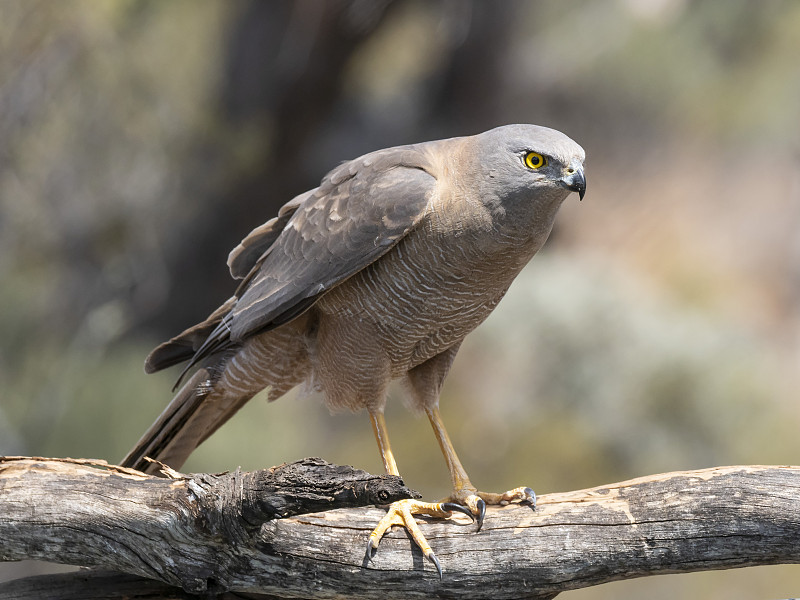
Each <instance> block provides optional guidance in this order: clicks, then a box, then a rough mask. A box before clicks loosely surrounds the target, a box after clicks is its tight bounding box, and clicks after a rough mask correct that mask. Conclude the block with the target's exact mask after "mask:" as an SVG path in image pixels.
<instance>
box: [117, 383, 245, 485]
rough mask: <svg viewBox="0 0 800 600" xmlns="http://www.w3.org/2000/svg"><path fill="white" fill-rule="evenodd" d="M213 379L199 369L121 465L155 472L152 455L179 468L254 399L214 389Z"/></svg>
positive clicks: (156, 468) (156, 466)
mask: <svg viewBox="0 0 800 600" xmlns="http://www.w3.org/2000/svg"><path fill="white" fill-rule="evenodd" d="M211 382H212V379H211V374H210V373H209V371H208V369H205V368H202V369H200V370H199V371H197V372H196V373H195V374H194V375H193V376H192V377H191V378H190V379H189V380H188V381H187V382H186V383H185V384H184V385H183V387H182V388H181V389H180V390H179V391H178V393H177V394H176V395H175V397H174V398H173V399H172V401H171V402H170V403H169V405H167V407H166V408H165V409H164V411H163V412H162V413H161V415H160V416H159V417H158V419H157V420H156V422H155V423H153V425H151V426H150V428H149V429H148V430H147V431H146V432H145V434H144V435H143V436H142V438H141V439H140V440H139V442H138V443H137V444H136V446H134V448H133V449H132V450H131V451H130V452H129V453H128V455H127V456H126V457H125V458H123V459H122V462H121V463H120V465H121V466H123V467H128V468H131V469H137V470H139V471H143V472H145V473H153V474H155V473H157V472H158V469H159V467H158V465H154V464H153V463H151V462H148V461H147V460H145V457H149V458H152V459H154V460H157V461H159V462H162V463H165V464H167V465H169V466H170V467H172V468H173V469H176V470H177V469H180V468H181V467H182V466H183V463H185V462H186V459H188V458H189V455H190V454H191V453H192V452H193V451H194V450H195V448H197V446H199V445H200V443H201V442H203V441H204V440H205V439H206V438H207V437H208V436H209V435H211V433H213V432H214V431H216V429H217V428H218V427H219V426H220V425H222V424H223V423H224V422H225V421H227V420H228V419H229V418H230V417H231V416H233V414H234V413H235V412H236V411H237V410H238V409H239V408H241V407H242V406H243V405H244V404H245V403H246V402H247V401H248V400H249V399H250V398H251V396H235V395H230V394H224V393H219V392H215V391H214V389H213V384H212V383H211Z"/></svg>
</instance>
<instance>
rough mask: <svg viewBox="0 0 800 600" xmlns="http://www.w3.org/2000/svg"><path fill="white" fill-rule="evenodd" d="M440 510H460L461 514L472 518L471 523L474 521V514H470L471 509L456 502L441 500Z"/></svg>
mask: <svg viewBox="0 0 800 600" xmlns="http://www.w3.org/2000/svg"><path fill="white" fill-rule="evenodd" d="M442 510H446V511H447V512H460V513H461V514H464V515H467V516H468V517H469V518H470V519H472V522H473V523H474V522H475V515H474V514H472V511H471V510H470V509H468V508H467V507H466V506H462V505H460V504H456V503H455V502H443V503H442Z"/></svg>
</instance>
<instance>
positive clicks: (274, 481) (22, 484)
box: [0, 458, 800, 600]
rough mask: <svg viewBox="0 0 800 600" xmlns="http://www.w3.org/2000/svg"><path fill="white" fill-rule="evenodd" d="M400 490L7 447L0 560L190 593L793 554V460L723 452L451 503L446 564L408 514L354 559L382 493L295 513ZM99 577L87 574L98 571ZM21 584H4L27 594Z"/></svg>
mask: <svg viewBox="0 0 800 600" xmlns="http://www.w3.org/2000/svg"><path fill="white" fill-rule="evenodd" d="M94 464H97V463H94ZM337 477H338V478H343V479H344V483H342V482H341V481H340V482H339V484H336V483H335V481H334V480H336V478H337ZM326 482H327V483H326ZM387 486H388V487H387ZM343 490H348V491H346V492H345V491H343ZM411 494H412V492H411V491H410V490H407V489H406V488H402V487H401V482H399V481H398V480H397V478H388V477H375V476H371V475H369V474H367V473H364V472H362V471H356V470H354V469H351V468H349V467H336V466H334V465H329V464H327V463H324V461H320V460H319V459H307V460H306V461H301V462H300V463H293V464H291V465H284V466H282V467H276V468H274V469H270V470H268V471H259V472H256V473H240V472H236V473H232V474H227V475H222V476H214V475H207V474H200V475H193V476H191V477H189V476H181V477H179V478H178V479H173V480H169V479H163V478H156V477H151V476H147V475H144V474H141V473H137V472H129V470H128V471H125V470H118V469H116V468H115V467H113V466H107V465H105V468H103V469H100V468H97V467H96V466H90V465H89V464H85V463H76V462H72V463H66V462H63V461H61V462H60V461H48V460H34V459H20V458H17V459H6V460H0V514H2V515H3V518H2V519H0V560H20V559H23V558H34V559H45V560H50V561H55V562H62V563H67V564H80V565H85V566H95V567H102V568H105V569H113V570H115V571H121V572H124V573H127V574H129V575H138V576H141V577H145V578H148V579H153V580H158V581H161V582H164V583H167V584H169V585H175V586H180V587H182V588H183V589H184V590H187V591H188V592H191V593H206V594H207V593H209V592H211V593H222V592H225V591H229V590H230V591H234V592H239V593H241V592H247V593H258V594H268V595H271V596H275V597H299V598H331V597H334V596H348V597H353V598H365V599H372V598H380V599H381V600H386V599H387V598H422V597H453V596H455V595H457V594H469V596H470V597H472V598H475V597H480V596H486V597H488V596H491V597H492V598H493V599H496V600H499V599H502V598H550V597H553V596H555V595H556V594H558V593H559V592H561V591H565V590H570V589H577V588H581V587H588V586H592V585H597V584H600V583H604V582H608V581H615V580H620V579H628V578H633V577H641V576H646V575H655V574H663V573H675V572H688V571H702V570H709V569H725V568H733V567H743V566H754V565H765V564H778V563H797V562H800V467H765V466H738V467H721V468H715V469H705V470H700V471H686V472H676V473H668V474H664V475H654V476H650V477H644V478H641V479H635V480H631V481H626V482H622V483H617V484H613V485H607V486H602V487H598V488H593V489H589V490H581V491H576V492H569V493H562V494H549V495H545V496H541V497H540V499H539V506H538V508H537V509H536V511H533V510H532V509H531V508H530V507H526V506H508V507H503V508H494V509H491V508H490V509H489V511H488V514H487V517H486V523H485V524H484V527H483V529H482V530H481V532H480V533H475V531H474V526H472V525H469V524H465V522H466V523H468V521H466V520H465V519H464V520H462V519H461V518H460V517H459V518H458V519H452V520H449V521H444V522H430V523H427V524H426V525H425V532H426V534H427V536H428V539H429V541H430V542H431V545H432V546H433V547H434V548H435V550H436V553H437V555H438V556H439V558H440V560H441V562H442V566H443V568H444V572H445V575H444V579H443V580H442V581H439V579H438V577H437V576H436V572H435V570H434V568H433V567H432V566H431V565H430V564H428V563H427V562H426V561H425V559H424V558H423V557H422V555H421V553H420V552H419V551H418V550H417V549H416V548H415V547H414V546H413V544H412V542H411V541H410V539H409V538H408V536H407V535H406V534H405V532H404V531H394V532H392V533H390V534H389V535H388V536H387V537H386V538H385V539H384V540H383V542H382V543H381V546H380V549H379V551H378V554H377V555H376V556H375V558H374V559H373V561H372V562H371V563H367V562H365V559H364V550H363V549H364V546H365V544H366V540H367V536H368V534H369V532H370V530H371V529H372V528H373V527H374V526H375V524H376V523H377V521H378V520H379V518H380V517H381V516H382V514H383V511H382V510H381V509H378V508H349V509H337V510H333V511H328V512H322V513H314V514H299V513H304V512H306V511H307V510H315V511H318V510H322V509H324V508H327V507H331V506H345V505H348V506H357V505H359V504H366V503H369V502H379V503H386V502H389V501H390V500H392V499H395V498H399V497H404V496H405V497H408V496H410V495H411ZM347 503H349V504H347ZM298 511H299V512H298ZM290 514H294V515H298V514H299V516H292V517H287V515H290ZM275 517H285V518H280V519H274V518H275ZM273 519H274V520H273ZM78 575H81V574H76V575H73V577H77V576H78ZM82 576H83V577H84V579H86V575H85V574H83V575H82ZM53 577H55V578H60V579H59V581H62V582H63V581H68V580H69V577H70V575H59V576H53ZM104 577H105V579H103V578H102V577H101V578H99V579H97V580H96V581H95V583H97V581H101V580H102V582H103V584H104V585H108V584H109V579H108V577H110V576H108V575H105V576H104ZM120 577H127V579H125V581H128V583H130V581H131V579H130V577H129V576H120ZM112 579H113V578H112ZM53 581H55V580H53ZM22 583H23V582H18V583H17V584H16V585H17V586H18V587H17V588H16V590H17V592H19V593H15V595H14V596H13V597H15V598H23V597H31V596H25V595H24V594H22V592H21V591H20V589H21V588H20V587H19V586H20V585H22ZM153 589H155V588H153ZM84 591H85V590H84ZM0 596H2V588H0ZM9 597H11V596H9ZM91 597H101V596H91ZM109 597H110V596H109ZM143 597H145V596H143ZM147 597H156V596H147Z"/></svg>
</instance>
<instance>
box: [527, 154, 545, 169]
mask: <svg viewBox="0 0 800 600" xmlns="http://www.w3.org/2000/svg"><path fill="white" fill-rule="evenodd" d="M546 164H547V159H546V158H545V157H544V156H542V155H541V154H539V153H538V152H528V153H527V154H526V155H525V166H526V167H528V168H529V169H541V168H542V167H543V166H545V165H546Z"/></svg>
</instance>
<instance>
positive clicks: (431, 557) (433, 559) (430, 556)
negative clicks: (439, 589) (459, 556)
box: [427, 550, 442, 580]
mask: <svg viewBox="0 0 800 600" xmlns="http://www.w3.org/2000/svg"><path fill="white" fill-rule="evenodd" d="M427 559H428V560H429V561H431V562H432V563H433V564H434V565H436V570H437V571H438V573H439V579H440V580H441V579H442V565H440V564H439V559H438V558H436V555H435V554H434V553H433V550H431V551H430V554H428V555H427Z"/></svg>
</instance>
